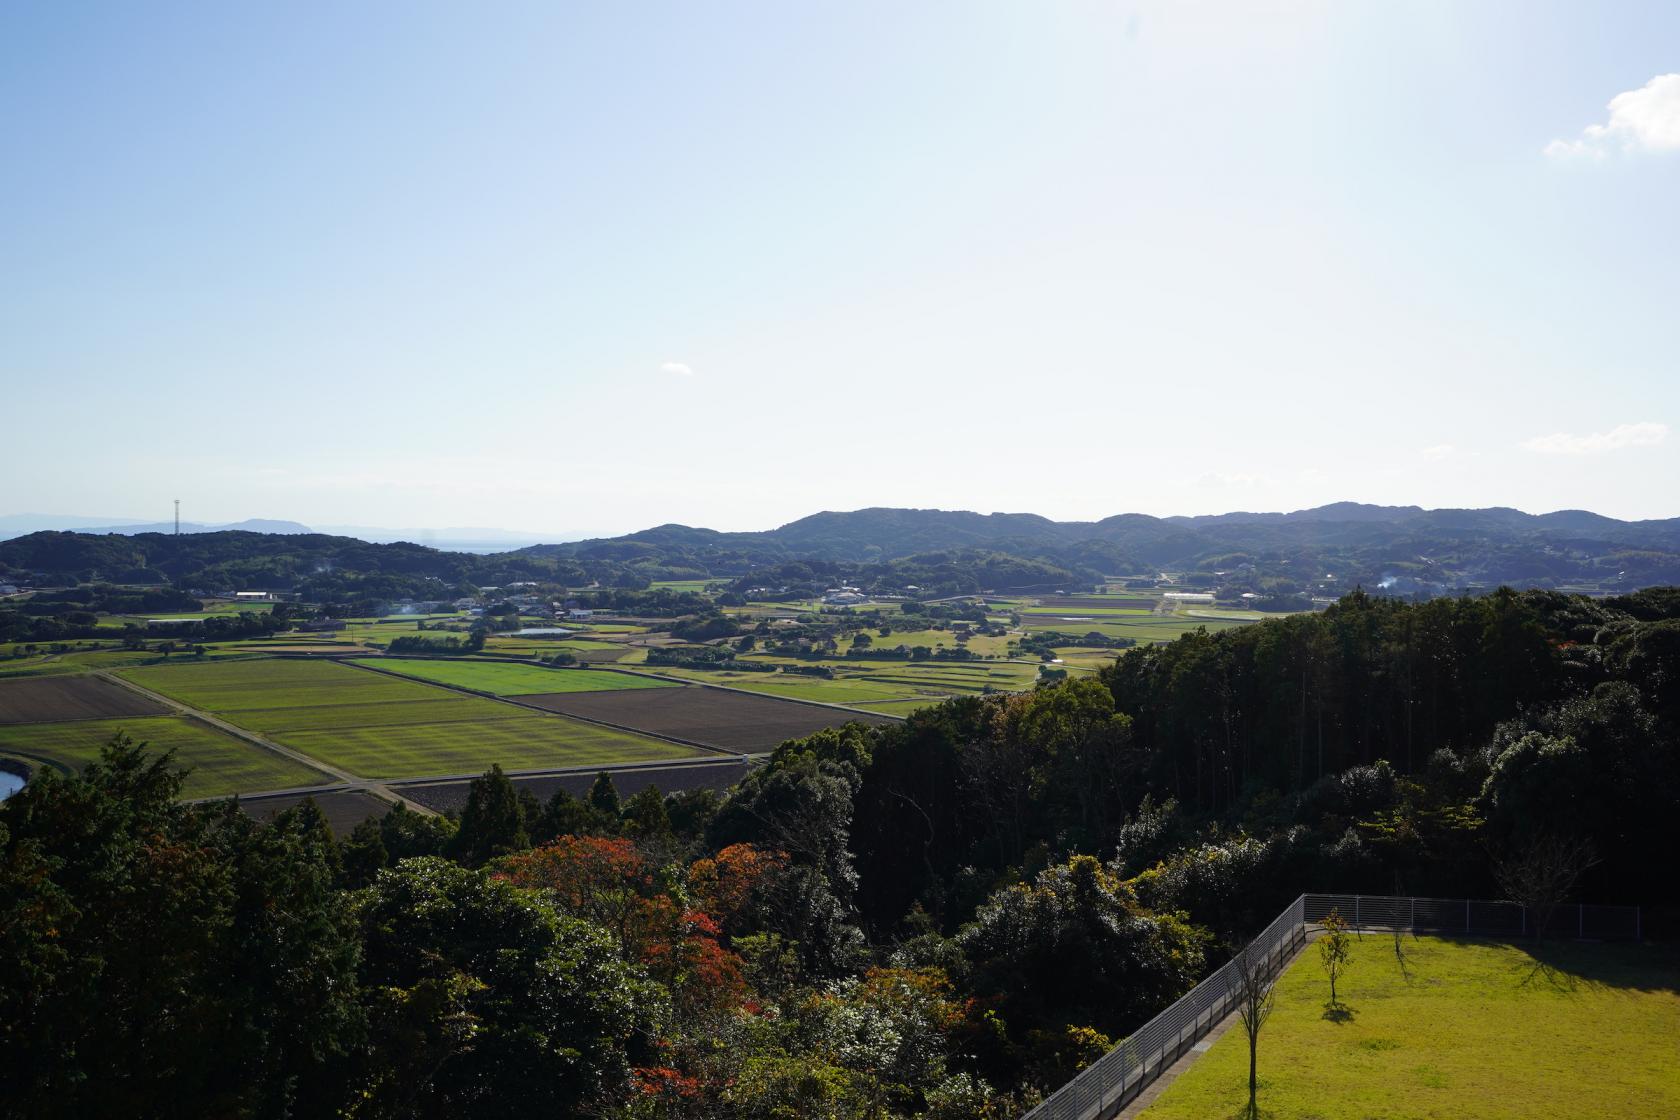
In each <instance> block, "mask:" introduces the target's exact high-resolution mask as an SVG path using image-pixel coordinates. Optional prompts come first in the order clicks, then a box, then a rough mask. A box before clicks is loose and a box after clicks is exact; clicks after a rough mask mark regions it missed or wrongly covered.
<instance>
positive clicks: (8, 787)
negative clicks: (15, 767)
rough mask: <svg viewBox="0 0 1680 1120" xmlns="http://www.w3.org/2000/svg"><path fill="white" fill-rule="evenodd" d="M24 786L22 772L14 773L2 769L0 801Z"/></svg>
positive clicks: (0, 774) (0, 775) (0, 773)
mask: <svg viewBox="0 0 1680 1120" xmlns="http://www.w3.org/2000/svg"><path fill="white" fill-rule="evenodd" d="M22 788H23V775H22V774H14V773H12V772H11V771H10V770H0V801H4V800H6V798H8V797H10V796H11V795H12V794H14V793H16V792H17V791H18V790H20V789H22Z"/></svg>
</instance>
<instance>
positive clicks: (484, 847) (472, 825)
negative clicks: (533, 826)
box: [448, 764, 531, 867]
mask: <svg viewBox="0 0 1680 1120" xmlns="http://www.w3.org/2000/svg"><path fill="white" fill-rule="evenodd" d="M530 846H531V840H530V837H529V836H528V835H527V833H526V832H525V819H524V814H523V813H522V812H521V811H520V806H519V797H518V795H517V794H516V793H515V792H514V789H513V783H512V782H510V781H509V780H508V776H507V775H506V774H504V773H502V768H501V765H500V764H495V765H492V766H491V767H490V769H489V770H487V771H486V772H485V773H484V774H483V775H482V776H481V777H477V778H474V779H473V782H472V786H471V788H470V789H469V790H468V791H467V806H466V808H465V809H462V810H461V824H460V827H459V828H457V829H456V831H455V835H454V837H453V838H452V839H451V840H450V842H449V846H448V852H449V855H450V856H451V857H452V858H454V859H455V860H457V861H458V862H460V863H464V864H466V865H467V866H469V867H478V866H480V865H482V864H484V863H486V862H487V861H489V860H491V859H494V858H495V857H496V856H501V855H506V854H508V853H509V852H517V851H520V850H522V849H524V848H528V847H530Z"/></svg>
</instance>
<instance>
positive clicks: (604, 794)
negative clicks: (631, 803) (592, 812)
mask: <svg viewBox="0 0 1680 1120" xmlns="http://www.w3.org/2000/svg"><path fill="white" fill-rule="evenodd" d="M589 805H590V807H591V808H593V809H598V810H599V811H601V812H603V813H606V814H608V815H610V816H611V817H612V819H613V820H615V821H616V820H618V818H619V816H620V815H621V813H622V810H621V809H620V807H619V802H618V787H617V786H615V785H613V780H612V775H611V774H609V773H607V772H606V771H605V770H603V771H601V772H600V773H599V774H597V775H596V776H595V784H594V785H592V786H590V787H589Z"/></svg>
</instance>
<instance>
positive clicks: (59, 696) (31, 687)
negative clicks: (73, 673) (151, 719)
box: [0, 677, 169, 725]
mask: <svg viewBox="0 0 1680 1120" xmlns="http://www.w3.org/2000/svg"><path fill="white" fill-rule="evenodd" d="M168 714H169V709H168V708H166V707H164V706H163V705H162V704H159V703H157V702H155V701H152V700H148V699H146V698H145V697H144V696H141V695H140V694H139V693H136V692H130V691H129V690H128V689H126V688H124V687H123V686H122V685H120V684H112V683H111V682H110V681H108V680H105V679H104V678H103V677H25V678H24V679H22V680H15V681H0V725H4V724H13V723H62V722H64V721H66V720H72V719H119V718H121V717H123V716H165V715H168Z"/></svg>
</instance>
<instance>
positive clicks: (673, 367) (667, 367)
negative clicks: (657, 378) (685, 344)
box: [659, 362, 694, 377]
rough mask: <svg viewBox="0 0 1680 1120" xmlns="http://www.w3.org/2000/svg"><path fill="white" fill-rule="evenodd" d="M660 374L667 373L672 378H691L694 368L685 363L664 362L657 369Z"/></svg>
mask: <svg viewBox="0 0 1680 1120" xmlns="http://www.w3.org/2000/svg"><path fill="white" fill-rule="evenodd" d="M659 372H660V373H669V374H671V375H672V376H674V377H693V376H694V368H693V367H692V366H690V365H689V364H688V363H687V362H666V363H664V364H663V365H661V366H660V367H659Z"/></svg>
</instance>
